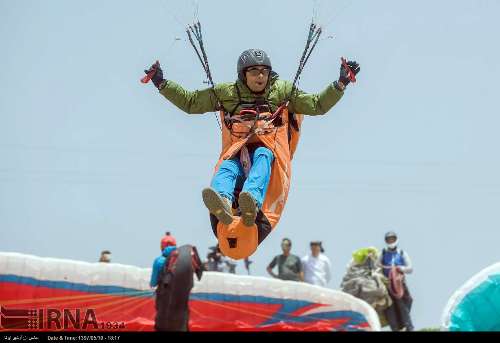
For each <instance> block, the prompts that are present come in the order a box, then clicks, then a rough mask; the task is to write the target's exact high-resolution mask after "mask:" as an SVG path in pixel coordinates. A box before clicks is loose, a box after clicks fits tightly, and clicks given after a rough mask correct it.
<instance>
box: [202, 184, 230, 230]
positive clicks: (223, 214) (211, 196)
mask: <svg viewBox="0 0 500 343" xmlns="http://www.w3.org/2000/svg"><path fill="white" fill-rule="evenodd" d="M201 195H202V197H203V202H204V203H205V206H206V207H207V208H208V210H209V211H210V213H212V214H213V215H214V216H216V217H217V219H218V220H219V221H220V222H222V223H223V224H224V225H229V224H231V223H232V222H233V211H232V210H231V207H232V204H231V200H229V199H228V198H225V197H223V196H221V195H220V194H219V193H218V192H216V191H215V190H213V189H212V188H205V189H204V190H203V191H202V192H201Z"/></svg>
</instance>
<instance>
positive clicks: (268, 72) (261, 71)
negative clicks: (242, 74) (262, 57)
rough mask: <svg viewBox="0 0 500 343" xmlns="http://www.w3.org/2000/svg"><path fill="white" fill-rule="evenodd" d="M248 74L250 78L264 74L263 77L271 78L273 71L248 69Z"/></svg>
mask: <svg viewBox="0 0 500 343" xmlns="http://www.w3.org/2000/svg"><path fill="white" fill-rule="evenodd" d="M247 73H248V74H250V76H253V77H256V76H259V75H260V74H262V75H263V76H269V74H270V73H271V69H269V68H248V69H247Z"/></svg>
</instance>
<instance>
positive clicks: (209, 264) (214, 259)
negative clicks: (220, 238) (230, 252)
mask: <svg viewBox="0 0 500 343" xmlns="http://www.w3.org/2000/svg"><path fill="white" fill-rule="evenodd" d="M209 249H210V250H211V251H210V252H209V253H208V255H207V261H206V262H205V265H206V267H205V268H206V270H207V271H211V272H220V273H230V274H236V261H234V260H233V259H231V258H228V257H226V256H224V254H223V253H222V251H221V250H220V249H219V245H218V244H217V245H216V246H213V247H210V248H209Z"/></svg>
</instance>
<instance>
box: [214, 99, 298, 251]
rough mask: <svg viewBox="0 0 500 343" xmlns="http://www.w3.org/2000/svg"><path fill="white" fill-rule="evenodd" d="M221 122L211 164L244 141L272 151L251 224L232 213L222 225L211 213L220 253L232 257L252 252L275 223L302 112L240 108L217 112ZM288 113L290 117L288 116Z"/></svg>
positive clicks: (284, 195) (231, 154)
mask: <svg viewBox="0 0 500 343" xmlns="http://www.w3.org/2000/svg"><path fill="white" fill-rule="evenodd" d="M220 117H221V121H222V122H224V123H225V125H222V152H221V154H220V157H219V161H218V162H217V165H216V166H215V173H217V171H218V170H219V167H220V165H221V163H222V162H223V161H224V160H228V159H231V158H233V157H234V156H236V155H237V154H238V153H239V152H240V151H242V149H243V150H244V149H245V148H244V147H245V145H246V144H247V143H260V144H262V145H263V146H265V147H267V148H268V149H270V150H271V151H272V152H273V155H274V161H273V164H272V171H271V180H270V182H269V187H268V189H267V193H266V195H265V198H264V203H263V204H262V209H261V210H260V211H259V213H258V214H257V218H256V221H255V224H254V226H253V227H247V226H245V225H244V224H243V222H242V221H241V218H240V217H239V216H237V215H234V213H235V211H234V209H233V222H232V223H231V224H230V225H224V224H222V223H221V222H218V220H217V219H216V218H215V216H213V215H211V216H210V217H211V222H212V228H213V230H214V233H215V235H216V236H217V239H218V241H219V247H220V249H221V251H222V253H223V254H224V255H226V256H228V257H231V258H233V259H237V260H238V259H242V258H246V257H248V256H250V255H252V254H253V253H254V252H255V250H256V249H257V246H258V245H259V244H260V243H261V242H262V241H263V240H264V238H266V236H267V235H268V234H269V233H270V232H271V231H272V230H273V229H274V228H275V227H276V225H277V224H278V222H279V220H280V218H281V214H282V213H283V209H284V208H285V203H286V200H287V198H288V191H289V189H290V178H291V160H292V158H293V155H294V153H295V150H296V148H297V144H298V142H299V138H300V127H301V124H302V120H303V115H300V114H299V115H297V114H289V113H288V108H286V106H281V107H280V108H278V110H277V111H276V112H275V113H270V112H265V113H259V112H258V111H255V110H242V111H241V112H240V114H239V115H234V116H233V117H232V118H231V123H228V120H227V119H228V118H227V117H226V118H225V116H224V112H221V113H220ZM290 117H292V118H290Z"/></svg>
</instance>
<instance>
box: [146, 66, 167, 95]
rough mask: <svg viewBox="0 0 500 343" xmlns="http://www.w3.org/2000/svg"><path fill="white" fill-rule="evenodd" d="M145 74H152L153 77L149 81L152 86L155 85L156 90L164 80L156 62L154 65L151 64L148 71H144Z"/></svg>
mask: <svg viewBox="0 0 500 343" xmlns="http://www.w3.org/2000/svg"><path fill="white" fill-rule="evenodd" d="M144 72H145V73H146V74H149V73H153V72H154V74H153V76H152V77H151V81H153V84H154V85H155V87H156V88H160V85H161V83H162V82H163V81H165V79H164V78H163V70H162V69H161V67H160V62H158V61H156V63H155V64H153V65H152V66H151V67H150V68H149V69H148V70H144Z"/></svg>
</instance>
